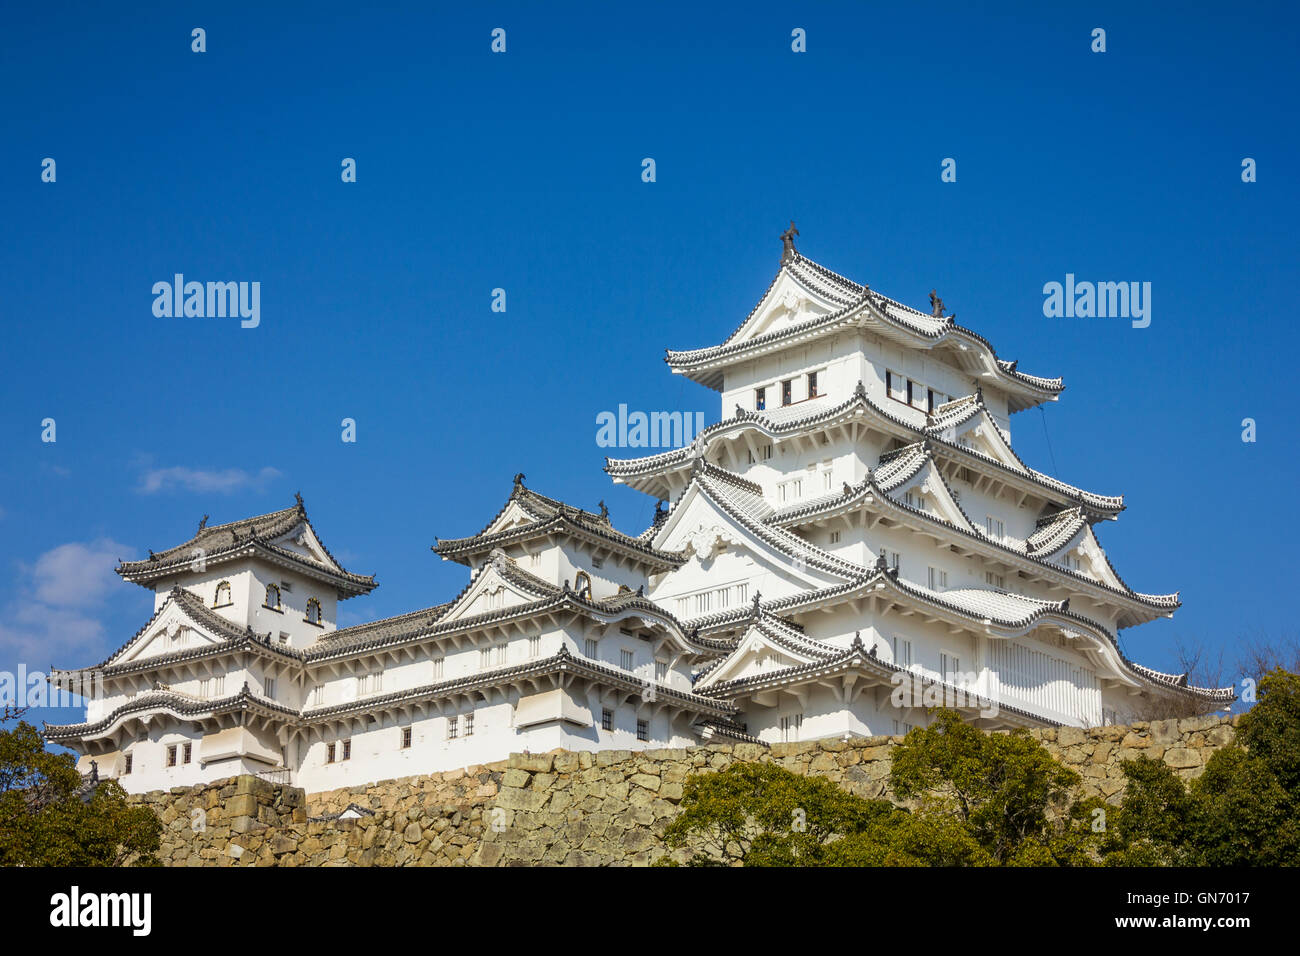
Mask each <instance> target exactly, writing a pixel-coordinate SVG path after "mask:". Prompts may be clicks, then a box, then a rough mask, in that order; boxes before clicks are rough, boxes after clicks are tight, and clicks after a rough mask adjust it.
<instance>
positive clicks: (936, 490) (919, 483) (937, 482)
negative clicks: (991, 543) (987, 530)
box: [886, 461, 975, 531]
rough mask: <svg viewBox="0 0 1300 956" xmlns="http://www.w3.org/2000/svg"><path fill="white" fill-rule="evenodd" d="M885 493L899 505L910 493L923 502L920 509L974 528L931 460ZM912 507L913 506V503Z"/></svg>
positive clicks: (934, 515)
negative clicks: (922, 507)
mask: <svg viewBox="0 0 1300 956" xmlns="http://www.w3.org/2000/svg"><path fill="white" fill-rule="evenodd" d="M886 494H888V495H889V497H890V498H891V499H892V500H894V501H896V502H897V503H898V504H901V505H906V504H907V496H908V495H909V494H911V495H912V497H913V500H918V499H919V500H922V501H924V502H925V508H924V509H921V510H924V511H925V513H926V514H929V515H931V516H933V517H936V518H939V519H941V520H943V521H946V522H948V523H949V524H951V525H954V526H956V527H958V528H962V529H964V530H966V531H974V530H975V528H974V527H973V526H972V525H971V523H970V521H968V520H967V518H966V515H965V514H964V513H963V512H962V510H961V507H960V506H959V505H958V504H957V501H956V499H955V498H953V496H952V491H951V489H949V487H948V483H947V482H946V481H944V480H943V476H942V475H940V474H939V470H938V469H937V468H936V467H935V466H934V462H933V461H927V462H926V463H925V464H924V465H923V466H922V467H921V469H920V471H918V472H917V473H916V474H915V475H913V476H912V477H911V478H910V479H908V480H907V481H905V482H903V483H902V484H900V485H899V486H898V487H896V488H892V489H890V490H889V491H888V492H886ZM912 507H915V505H913V506H912Z"/></svg>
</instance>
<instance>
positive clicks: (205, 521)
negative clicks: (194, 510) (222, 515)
mask: <svg viewBox="0 0 1300 956" xmlns="http://www.w3.org/2000/svg"><path fill="white" fill-rule="evenodd" d="M207 526H208V516H207V515H204V516H203V517H202V518H200V519H199V530H200V531H202V530H203V529H204V528H206V527H207Z"/></svg>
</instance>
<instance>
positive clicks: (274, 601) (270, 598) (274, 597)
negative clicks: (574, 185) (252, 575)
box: [262, 584, 284, 614]
mask: <svg viewBox="0 0 1300 956" xmlns="http://www.w3.org/2000/svg"><path fill="white" fill-rule="evenodd" d="M262 607H264V608H266V609H267V610H270V611H279V612H280V613H281V614H283V613H284V610H283V609H282V608H281V607H280V589H279V588H278V587H277V586H276V585H274V584H268V585H267V586H266V600H265V601H264V602H263V604H262Z"/></svg>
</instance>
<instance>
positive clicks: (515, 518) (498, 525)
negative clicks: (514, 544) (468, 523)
mask: <svg viewBox="0 0 1300 956" xmlns="http://www.w3.org/2000/svg"><path fill="white" fill-rule="evenodd" d="M537 520H538V519H537V516H536V515H533V514H531V513H530V512H528V511H527V510H526V509H525V508H524V506H523V505H521V504H520V503H519V502H518V501H517V500H514V499H511V501H510V503H509V504H508V505H506V507H505V509H504V510H503V511H502V512H501V514H499V515H497V516H496V518H495V519H494V520H493V522H492V523H491V524H490V525H488V526H487V527H486V528H484V529H483V530H482V531H481V532H479V534H480V535H484V536H485V535H489V534H499V533H500V532H502V531H510V530H511V529H513V528H518V527H520V526H522V525H528V524H535V523H536V522H537Z"/></svg>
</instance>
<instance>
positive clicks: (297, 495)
mask: <svg viewBox="0 0 1300 956" xmlns="http://www.w3.org/2000/svg"><path fill="white" fill-rule="evenodd" d="M293 500H294V501H296V502H297V503H298V510H299V511H306V510H307V509H306V508H304V507H303V505H302V492H301V491H295V492H294V493H293Z"/></svg>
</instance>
